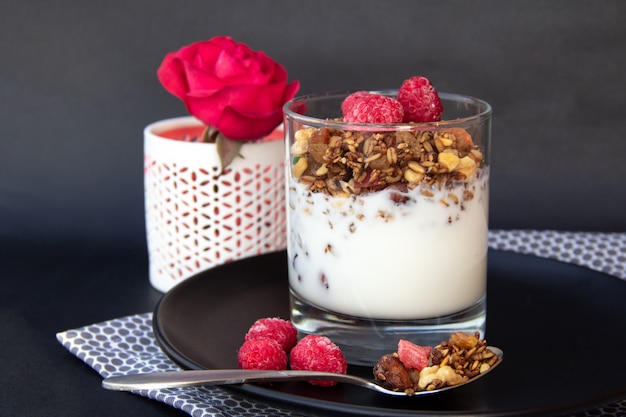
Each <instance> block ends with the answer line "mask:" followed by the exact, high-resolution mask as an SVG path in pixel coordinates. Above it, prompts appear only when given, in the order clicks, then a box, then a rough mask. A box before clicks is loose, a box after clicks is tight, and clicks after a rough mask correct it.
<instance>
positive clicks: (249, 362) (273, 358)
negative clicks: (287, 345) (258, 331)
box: [237, 337, 287, 371]
mask: <svg viewBox="0 0 626 417" xmlns="http://www.w3.org/2000/svg"><path fill="white" fill-rule="evenodd" d="M237 361H238V362H239V367H240V368H241V369H258V370H268V371H269V370H273V371H282V370H285V369H287V354H286V353H285V351H284V350H283V347H282V346H281V345H280V343H278V342H277V341H276V340H274V339H270V338H267V337H257V338H254V339H250V340H246V341H245V342H244V343H243V345H241V347H240V348H239V353H238V354H237Z"/></svg>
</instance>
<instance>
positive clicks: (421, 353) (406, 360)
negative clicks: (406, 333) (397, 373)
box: [398, 339, 433, 371]
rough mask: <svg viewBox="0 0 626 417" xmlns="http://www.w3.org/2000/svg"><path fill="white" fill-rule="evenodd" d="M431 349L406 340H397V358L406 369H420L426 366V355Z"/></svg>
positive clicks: (427, 355)
mask: <svg viewBox="0 0 626 417" xmlns="http://www.w3.org/2000/svg"><path fill="white" fill-rule="evenodd" d="M432 350H433V348H432V347H430V346H420V345H416V344H415V343H411V342H409V341H408V340H402V339H400V341H399V342H398V358H399V359H400V362H402V364H403V365H404V366H405V367H406V368H407V369H417V370H418V371H421V370H422V369H424V368H426V367H427V366H428V357H429V355H430V352H431V351H432Z"/></svg>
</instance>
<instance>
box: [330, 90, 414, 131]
mask: <svg viewBox="0 0 626 417" xmlns="http://www.w3.org/2000/svg"><path fill="white" fill-rule="evenodd" d="M353 96H354V97H353ZM350 97H352V98H350ZM346 101H347V103H346ZM341 108H342V111H343V109H344V108H345V109H346V110H347V111H345V112H344V113H343V120H344V121H345V122H348V123H401V122H402V117H403V115H404V110H403V109H402V104H400V102H399V101H398V100H396V99H394V98H392V97H387V96H383V95H380V94H371V93H367V92H364V91H359V92H357V93H353V94H351V95H349V96H348V97H346V99H345V100H344V102H343V103H342V105H341Z"/></svg>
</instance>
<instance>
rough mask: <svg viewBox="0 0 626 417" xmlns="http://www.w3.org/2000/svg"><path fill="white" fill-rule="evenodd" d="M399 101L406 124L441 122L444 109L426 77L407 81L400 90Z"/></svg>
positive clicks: (416, 77) (417, 77)
mask: <svg viewBox="0 0 626 417" xmlns="http://www.w3.org/2000/svg"><path fill="white" fill-rule="evenodd" d="M398 101H399V102H400V103H401V104H402V108H403V110H404V118H403V121H404V122H405V123H408V122H417V123H423V122H438V121H439V120H441V113H442V112H443V107H442V105H441V100H440V98H439V94H437V91H436V90H435V87H433V85H432V84H431V82H430V81H429V80H428V78H426V77H422V76H419V75H416V76H414V77H411V78H409V79H408V80H405V81H404V82H403V83H402V86H401V87H400V89H399V90H398Z"/></svg>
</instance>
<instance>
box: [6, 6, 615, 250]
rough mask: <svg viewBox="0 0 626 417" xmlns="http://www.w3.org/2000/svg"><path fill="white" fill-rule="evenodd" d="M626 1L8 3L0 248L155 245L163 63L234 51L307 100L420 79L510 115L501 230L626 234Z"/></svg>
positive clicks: (164, 111) (504, 121)
mask: <svg viewBox="0 0 626 417" xmlns="http://www.w3.org/2000/svg"><path fill="white" fill-rule="evenodd" d="M625 19H626V2H623V1H619V0H613V1H606V0H605V1H602V0H594V1H528V0H523V1H521V0H520V1H428V2H427V1H417V0H395V1H368V0H350V1H342V0H315V1H311V0H305V1H302V0H301V1H293V0H275V1H270V0H255V1H247V2H244V1H232V0H211V1H208V0H207V1H192V0H186V1H172V0H168V1H165V0H125V1H111V0H90V1H78V0H76V1H71V0H62V1H53V2H50V1H43V0H28V1H19V2H18V1H11V2H9V1H5V2H3V3H2V5H1V6H0V51H2V53H1V55H0V75H1V77H0V97H1V98H2V101H1V104H0V133H1V142H0V239H2V240H4V241H5V242H6V241H25V242H28V241H37V242H59V241H71V242H75V243H76V242H83V241H88V240H89V241H91V242H94V241H97V242H101V243H115V244H122V243H124V244H130V245H145V231H144V217H143V215H144V213H143V210H144V209H143V177H142V164H143V159H142V129H143V127H144V126H145V125H146V124H148V123H150V122H153V121H156V120H159V119H163V118H168V117H175V116H181V115H184V114H185V110H184V107H183V106H182V103H181V102H179V101H178V100H177V99H175V98H174V97H173V96H170V95H169V94H168V93H166V92H165V90H164V89H163V88H162V87H161V86H160V84H159V83H158V80H157V78H156V75H155V72H156V69H157V67H158V65H159V63H160V61H161V59H162V58H163V56H164V55H165V54H166V53H167V52H169V51H171V50H175V49H178V48H179V47H181V46H183V45H186V44H188V43H191V42H195V41H198V40H204V39H208V38H210V37H212V36H215V35H222V34H224V35H230V36H232V37H234V38H235V39H236V40H238V41H241V42H246V43H248V44H249V45H250V46H251V47H252V48H254V49H261V50H264V51H266V52H267V53H268V54H269V55H270V56H272V57H273V58H275V59H276V60H278V61H280V62H281V63H282V64H283V65H284V66H285V67H286V68H287V70H288V72H289V74H290V78H291V79H299V80H300V81H301V83H302V89H301V91H300V92H301V93H311V92H320V91H325V90H340V89H380V88H393V87H397V86H399V84H400V83H401V82H402V81H403V80H404V79H405V78H408V77H410V76H411V75H415V74H422V75H426V76H427V77H429V78H430V79H431V80H432V81H433V83H434V84H435V86H436V87H437V88H438V89H439V90H440V91H447V92H456V93H463V94H469V95H474V96H477V97H480V98H483V99H485V100H487V101H489V102H490V103H491V104H492V105H493V107H494V125H493V147H492V150H493V177H492V178H493V181H492V191H491V201H492V205H491V227H492V228H540V229H569V230H602V231H626V216H625V208H626V185H625V182H624V177H625V176H626V167H625V164H624V154H625V153H626V117H625V114H624V113H625V111H626V98H625V94H626V24H624V21H625Z"/></svg>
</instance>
